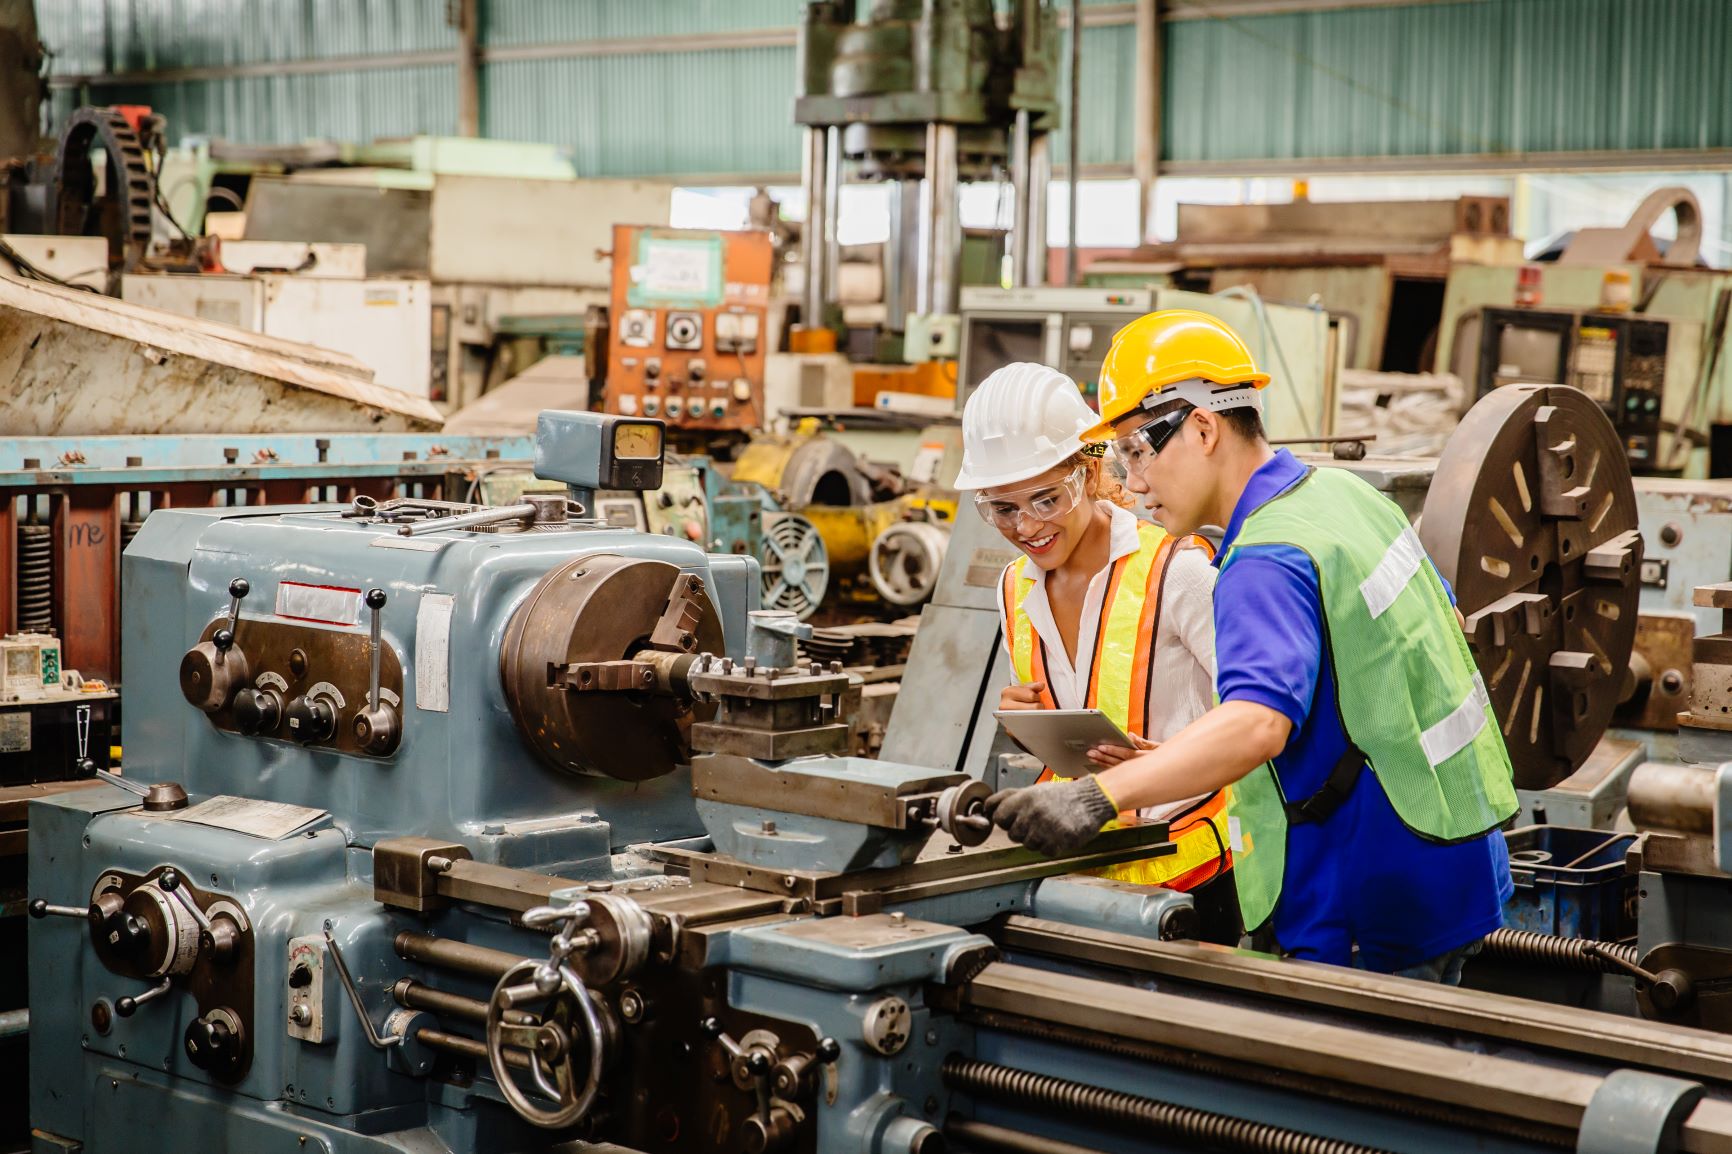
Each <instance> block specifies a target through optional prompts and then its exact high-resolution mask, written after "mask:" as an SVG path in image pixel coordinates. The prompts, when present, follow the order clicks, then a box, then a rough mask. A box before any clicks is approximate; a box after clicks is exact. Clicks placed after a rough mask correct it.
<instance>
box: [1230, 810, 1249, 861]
mask: <svg viewBox="0 0 1732 1154" xmlns="http://www.w3.org/2000/svg"><path fill="white" fill-rule="evenodd" d="M1227 848H1228V849H1230V850H1232V851H1233V852H1234V853H1244V852H1245V839H1244V837H1242V836H1241V835H1240V833H1239V819H1238V818H1236V817H1233V816H1231V815H1229V816H1228V818H1227Z"/></svg>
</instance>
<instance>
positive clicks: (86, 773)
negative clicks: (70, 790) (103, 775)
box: [78, 757, 96, 777]
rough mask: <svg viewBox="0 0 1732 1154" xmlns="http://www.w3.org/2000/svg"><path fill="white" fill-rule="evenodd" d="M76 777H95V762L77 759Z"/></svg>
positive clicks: (87, 759) (83, 758)
mask: <svg viewBox="0 0 1732 1154" xmlns="http://www.w3.org/2000/svg"><path fill="white" fill-rule="evenodd" d="M78 776H79V777H95V776H96V762H94V761H92V760H91V759H90V758H88V757H81V758H79V759H78Z"/></svg>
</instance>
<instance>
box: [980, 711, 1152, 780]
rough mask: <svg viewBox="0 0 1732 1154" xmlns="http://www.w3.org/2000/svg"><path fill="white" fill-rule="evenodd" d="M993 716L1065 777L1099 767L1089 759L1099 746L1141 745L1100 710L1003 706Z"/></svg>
mask: <svg viewBox="0 0 1732 1154" xmlns="http://www.w3.org/2000/svg"><path fill="white" fill-rule="evenodd" d="M993 716H994V717H996V718H998V723H999V724H1000V725H1002V726H1004V731H1005V732H1006V733H1008V734H1010V735H1011V736H1012V737H1014V738H1016V740H1017V741H1018V742H1020V743H1021V744H1022V747H1023V748H1024V749H1026V750H1028V751H1029V752H1030V753H1032V754H1034V755H1035V756H1036V757H1038V758H1040V759H1041V761H1042V762H1044V763H1045V764H1046V767H1047V768H1048V769H1050V770H1052V771H1053V772H1054V773H1056V774H1059V775H1061V776H1063V777H1080V776H1082V775H1083V774H1085V773H1093V772H1094V771H1095V770H1096V769H1097V768H1099V767H1097V766H1096V765H1095V763H1094V762H1092V761H1090V760H1089V759H1088V751H1089V750H1091V749H1093V748H1094V747H1095V746H1097V745H1118V746H1123V747H1124V748H1126V749H1135V748H1136V747H1137V746H1136V742H1134V741H1132V740H1131V739H1130V738H1129V737H1128V736H1126V735H1125V731H1124V730H1122V729H1120V728H1119V727H1118V726H1117V725H1115V724H1113V722H1112V720H1111V719H1110V718H1108V717H1107V715H1106V714H1104V713H1102V712H1101V711H1100V710H1098V709H999V710H995V711H994V712H993Z"/></svg>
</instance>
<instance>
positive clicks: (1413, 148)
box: [1163, 0, 1732, 162]
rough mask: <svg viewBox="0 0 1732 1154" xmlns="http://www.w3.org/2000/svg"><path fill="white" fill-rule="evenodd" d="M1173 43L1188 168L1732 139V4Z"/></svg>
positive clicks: (1460, 8) (1352, 14) (1327, 25)
mask: <svg viewBox="0 0 1732 1154" xmlns="http://www.w3.org/2000/svg"><path fill="white" fill-rule="evenodd" d="M1165 36H1166V45H1167V53H1166V66H1167V67H1166V99H1165V105H1166V109H1167V118H1166V119H1167V123H1166V133H1165V139H1164V141H1163V146H1164V147H1163V151H1164V153H1165V155H1166V156H1167V157H1168V158H1170V159H1173V160H1177V161H1189V162H1209V161H1240V160H1246V161H1255V160H1263V159H1271V158H1274V159H1284V158H1315V157H1384V156H1419V155H1494V156H1495V155H1499V154H1506V153H1536V152H1537V153H1548V152H1578V151H1601V150H1650V149H1656V150H1657V149H1688V148H1697V149H1707V148H1727V147H1732V79H1729V78H1728V76H1727V73H1726V71H1725V69H1724V68H1723V67H1722V65H1721V62H1722V61H1724V60H1725V59H1726V58H1727V57H1728V56H1729V55H1732V5H1728V4H1726V3H1725V2H1724V0H1640V2H1632V0H1480V2H1469V3H1443V4H1432V5H1424V6H1407V7H1401V8H1390V9H1372V8H1361V9H1346V10H1337V11H1330V12H1318V13H1310V14H1303V15H1282V16H1258V17H1239V18H1233V19H1217V20H1191V21H1183V22H1175V23H1170V24H1168V25H1166V27H1165Z"/></svg>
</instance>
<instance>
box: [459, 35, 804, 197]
mask: <svg viewBox="0 0 1732 1154" xmlns="http://www.w3.org/2000/svg"><path fill="white" fill-rule="evenodd" d="M481 83H482V109H483V125H482V131H483V134H484V135H487V136H492V137H499V138H502V139H507V140H532V141H546V142H548V143H552V144H559V145H565V146H567V147H569V148H571V149H572V152H573V157H574V160H575V163H576V165H577V170H578V172H579V173H580V174H582V175H585V176H647V175H663V174H694V173H785V172H797V171H799V167H800V136H799V133H797V132H796V131H794V128H793V115H794V50H793V49H791V48H746V49H733V50H728V51H715V52H682V53H668V54H663V55H655V56H593V57H579V58H575V59H567V60H524V61H510V62H502V63H495V64H489V65H487V66H486V67H484V68H483V69H482V74H481Z"/></svg>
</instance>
